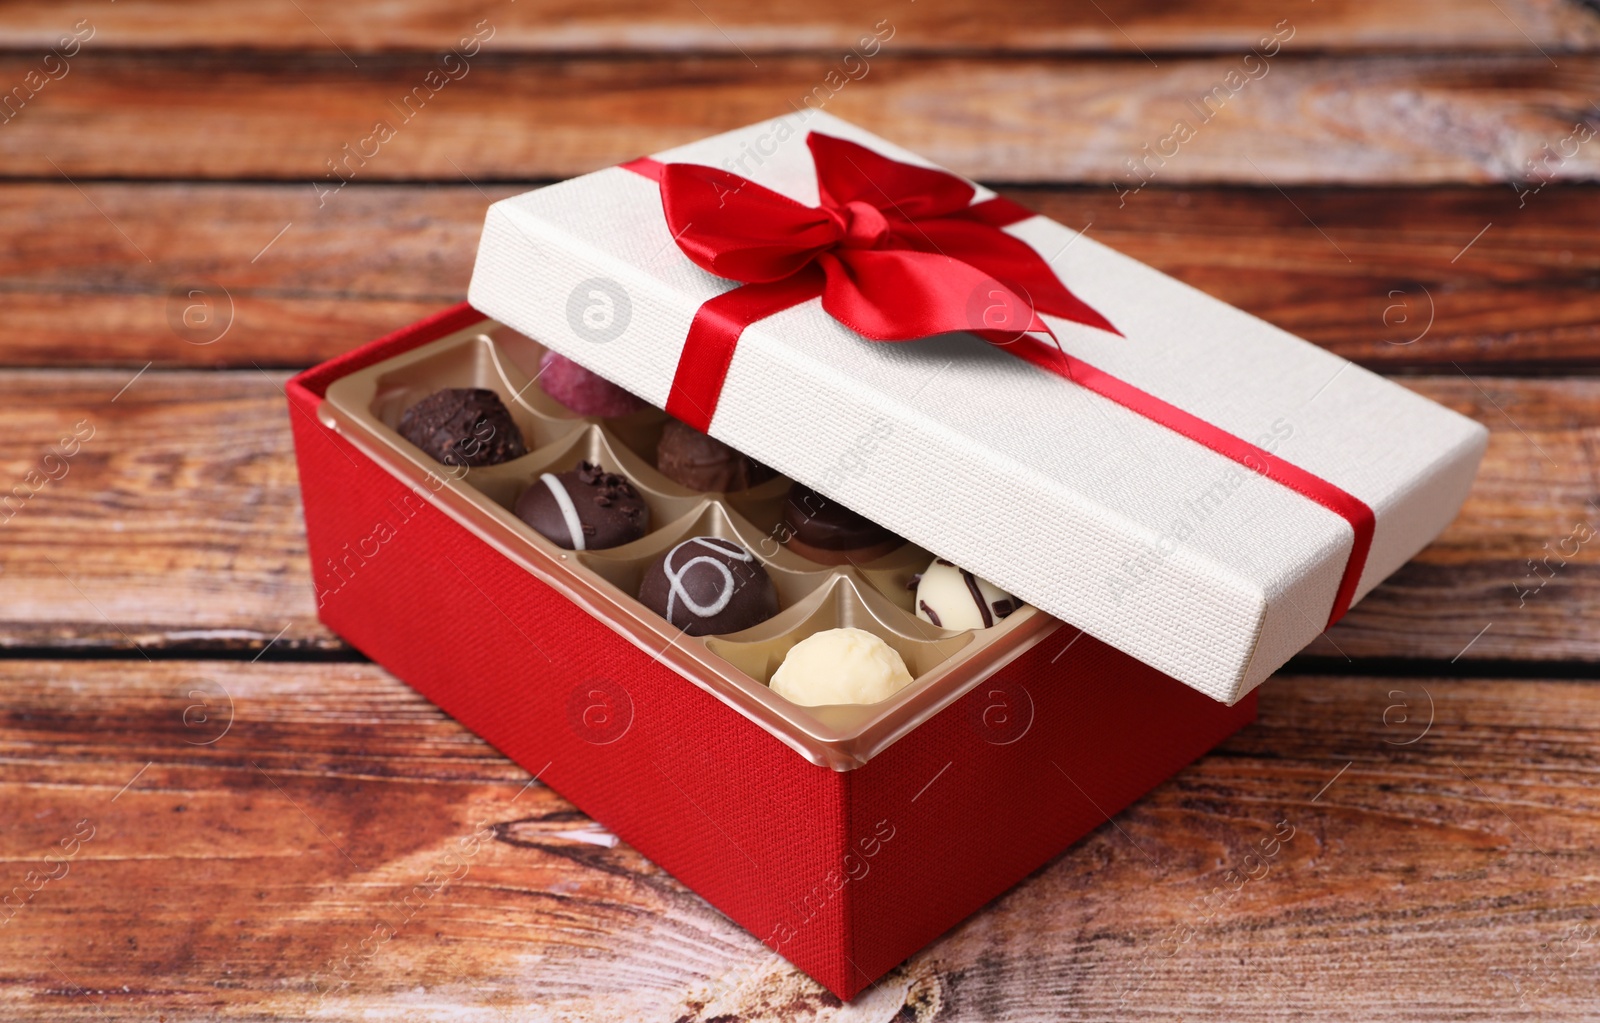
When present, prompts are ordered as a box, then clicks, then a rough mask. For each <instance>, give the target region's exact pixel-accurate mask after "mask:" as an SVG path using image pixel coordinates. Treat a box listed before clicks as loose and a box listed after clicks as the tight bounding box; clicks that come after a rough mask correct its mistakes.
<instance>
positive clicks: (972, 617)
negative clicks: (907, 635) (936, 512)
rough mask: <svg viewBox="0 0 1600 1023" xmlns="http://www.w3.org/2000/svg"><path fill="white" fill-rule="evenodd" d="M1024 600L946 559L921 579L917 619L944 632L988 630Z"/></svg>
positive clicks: (918, 586)
mask: <svg viewBox="0 0 1600 1023" xmlns="http://www.w3.org/2000/svg"><path fill="white" fill-rule="evenodd" d="M1021 606H1022V601H1020V600H1018V599H1017V598H1016V597H1013V596H1012V595H1011V594H1009V593H1007V592H1006V591H1005V590H1002V589H1001V588H1000V587H998V586H996V585H995V584H994V583H992V582H990V581H989V580H987V579H979V578H978V577H977V576H975V575H973V574H972V573H971V572H968V571H967V570H966V569H964V568H960V567H958V566H956V565H953V564H951V563H950V562H948V561H946V560H944V559H943V558H935V559H933V563H932V564H930V565H929V566H928V567H927V569H926V570H925V571H923V573H922V574H921V575H920V576H919V577H918V578H917V617H918V618H921V619H922V620H923V621H925V622H929V623H931V624H933V625H937V626H939V627H940V628H943V629H987V628H990V627H991V626H993V625H994V624H995V623H996V622H998V621H1000V620H1001V619H1003V618H1005V617H1006V616H1007V615H1009V614H1011V613H1012V612H1013V611H1015V610H1016V609H1017V608H1019V607H1021Z"/></svg>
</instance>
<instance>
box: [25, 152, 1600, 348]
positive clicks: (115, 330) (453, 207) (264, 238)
mask: <svg viewBox="0 0 1600 1023" xmlns="http://www.w3.org/2000/svg"><path fill="white" fill-rule="evenodd" d="M525 187H528V186H523V185H510V184H497V185H486V186H484V187H483V189H482V190H481V191H480V190H479V189H476V188H474V187H473V186H471V185H467V184H460V185H428V186H416V185H352V186H350V187H349V188H347V189H345V190H344V192H343V193H341V195H340V196H339V199H338V201H337V202H333V203H330V204H328V205H327V206H326V207H325V208H322V209H319V208H318V207H317V203H316V200H315V197H314V196H313V194H312V192H311V190H310V189H309V188H308V187H307V186H304V185H287V184H253V185H238V184H223V183H217V184H130V183H120V182H102V183H85V184H83V185H82V191H81V192H80V191H79V190H78V189H77V188H74V187H73V186H71V185H68V184H65V183H59V184H49V183H20V182H13V183H9V184H3V185H0V225H4V226H3V227H0V235H3V236H4V237H5V238H6V239H7V241H8V244H7V245H3V246H0V281H3V282H4V283H3V284H0V289H3V291H0V295H3V302H4V308H5V312H6V321H7V324H8V326H9V328H10V329H9V330H7V331H6V332H4V333H3V334H0V365H12V366H68V365H70V366H84V365H95V364H100V365H124V366H129V367H131V368H133V369H137V368H139V367H140V366H143V365H145V364H146V363H147V362H150V361H154V362H155V363H156V365H158V366H234V367H240V366H243V367H250V366H252V365H260V366H295V367H298V366H305V365H310V364H313V363H316V362H320V361H322V360H324V359H327V358H329V357H331V356H333V355H335V354H337V353H339V352H343V351H346V350H348V349H349V348H351V347H352V346H354V345H355V344H358V343H360V342H361V341H364V340H366V339H369V338H373V337H377V336H380V335H382V334H385V333H388V332H389V331H390V330H392V329H394V328H395V327H397V326H400V325H402V324H404V323H407V322H410V321H412V320H415V319H418V318H420V317H422V316H423V315H425V314H427V313H429V312H432V311H433V310H435V309H438V308H440V307H443V306H445V305H449V304H452V303H454V302H457V301H459V300H460V298H461V297H462V296H463V295H465V293H466V287H467V281H468V278H469V277H470V275H471V268H472V260H473V255H474V252H475V250H476V246H477V240H478V233H479V231H480V229H481V225H482V222H483V212H484V209H485V207H486V206H487V205H488V204H489V202H490V201H491V200H494V199H499V198H502V197H504V196H507V195H512V194H515V193H516V192H518V191H521V190H523V189H524V188H525ZM1007 194H1008V195H1009V196H1011V197H1012V198H1015V199H1016V200H1018V201H1020V202H1022V203H1025V204H1027V205H1029V206H1031V207H1033V208H1034V209H1037V210H1039V211H1041V212H1043V213H1045V214H1047V215H1049V216H1052V217H1055V218H1056V219H1058V220H1060V221H1062V222H1063V223H1066V224H1069V225H1072V226H1075V227H1080V228H1081V227H1083V226H1084V225H1089V232H1090V234H1091V235H1092V236H1094V237H1095V238H1098V239H1099V240H1101V241H1103V242H1105V243H1106V244H1108V245H1111V246H1112V247H1114V248H1116V249H1119V250H1121V251H1123V252H1126V253H1128V254H1129V255H1132V256H1134V257H1135V258H1137V259H1140V260H1143V261H1145V262H1147V263H1150V264H1151V265H1153V266H1155V267H1157V268H1159V269H1162V270H1165V271H1166V272H1168V273H1171V274H1173V275H1175V276H1177V277H1178V278H1179V279H1180V280H1183V281H1185V282H1187V283H1189V284H1193V285H1195V286H1196V287H1198V288H1200V289H1202V290H1204V291H1206V292H1209V293H1210V294H1212V295H1215V296H1217V297H1218V298H1221V299H1222V300H1224V301H1226V302H1229V303H1231V304H1233V305H1236V306H1239V307H1240V308H1243V309H1245V310H1248V311H1249V312H1252V313H1255V314H1256V315H1258V316H1261V317H1264V318H1265V319H1267V320H1269V321H1271V322H1272V323H1275V324H1277V325H1279V326H1281V327H1284V328H1285V329H1287V330H1289V331H1291V332H1293V333H1296V334H1299V335H1301V336H1302V337H1305V338H1307V339H1309V340H1311V341H1314V342H1316V343H1318V344H1321V345H1323V346H1325V347H1327V348H1329V349H1331V350H1332V351H1335V352H1337V353H1339V354H1340V355H1343V356H1345V357H1347V358H1351V359H1354V360H1356V361H1357V362H1360V363H1362V364H1363V365H1367V366H1370V367H1373V368H1376V369H1380V370H1390V371H1393V370H1417V369H1435V370H1436V369H1438V368H1440V367H1443V368H1444V369H1446V370H1448V371H1449V372H1454V369H1452V368H1451V363H1460V364H1461V365H1464V366H1471V367H1474V372H1495V373H1507V372H1543V373H1548V372H1554V371H1570V370H1595V369H1600V290H1597V289H1596V287H1595V280H1596V277H1597V275H1600V249H1597V248H1596V247H1595V246H1594V245H1593V243H1592V236H1593V230H1592V226H1591V225H1593V224H1594V223H1596V222H1600V188H1595V187H1593V186H1549V187H1547V188H1545V189H1544V190H1542V191H1540V192H1539V193H1537V194H1533V195H1528V196H1524V197H1522V199H1521V200H1520V201H1521V205H1520V206H1519V198H1518V196H1517V193H1516V192H1514V191H1513V190H1512V189H1510V188H1506V187H1500V188H1483V187H1479V188H1449V189H1442V188H1441V189H1429V190H1426V191H1418V190H1416V189H1407V188H1374V189H1359V190H1348V189H1320V188H1312V189H1292V190H1289V191H1287V192H1285V193H1284V194H1279V193H1278V192H1276V191H1274V190H1271V189H1263V190H1239V189H1230V188H1182V189H1168V188H1160V189H1158V188H1153V187H1152V188H1149V189H1146V190H1144V191H1142V192H1139V193H1138V194H1136V195H1131V196H1126V197H1119V196H1118V195H1117V194H1116V193H1115V192H1114V191H1112V190H1111V189H1110V188H1054V187H1051V188H1045V187H1032V188H1011V189H1007ZM1486 225H1492V226H1490V227H1488V229H1487V230H1486V229H1485V228H1486ZM1480 232H1482V234H1481V236H1480V237H1477V239H1476V240H1474V236H1475V235H1479V233H1480ZM1469 243H1470V248H1468V245H1469ZM1463 250H1465V251H1463ZM146 256H148V257H149V261H148V262H147V261H146V259H145V257H146ZM230 309H231V316H230V313H229V310H230Z"/></svg>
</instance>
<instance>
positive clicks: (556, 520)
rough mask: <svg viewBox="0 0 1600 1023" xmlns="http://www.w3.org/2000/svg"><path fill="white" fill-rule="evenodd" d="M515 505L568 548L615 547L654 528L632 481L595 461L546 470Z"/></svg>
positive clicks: (541, 531) (543, 532) (530, 522)
mask: <svg viewBox="0 0 1600 1023" xmlns="http://www.w3.org/2000/svg"><path fill="white" fill-rule="evenodd" d="M513 510H514V511H515V512H516V516H517V518H519V519H521V520H522V521H524V522H526V523H527V524H528V525H530V526H532V527H533V529H534V531H535V532H537V533H539V534H540V535H541V536H543V537H545V538H546V539H548V540H549V541H550V542H552V543H554V544H556V545H557V546H558V547H565V548H566V549H567V550H569V551H597V550H603V549H605V548H607V547H616V546H617V545H619V544H625V543H628V542H629V541H632V540H637V539H639V538H640V537H641V536H643V535H644V534H645V532H646V531H647V530H649V528H650V506H649V505H647V504H645V503H644V498H642V497H640V496H639V492H638V491H637V490H635V489H634V488H633V484H632V483H629V482H628V481H627V479H625V478H624V477H622V476H619V475H617V474H616V473H614V472H606V471H605V470H604V469H601V468H600V467H599V466H598V465H595V464H594V463H593V462H583V463H581V464H580V465H579V466H578V467H577V468H576V469H570V470H568V471H567V472H563V473H560V474H556V475H552V474H551V473H548V472H547V473H544V474H542V475H541V476H540V477H539V478H538V479H536V480H534V481H533V484H532V485H531V486H529V487H528V489H527V490H524V491H523V492H522V496H521V497H519V498H517V505H516V508H515V509H513Z"/></svg>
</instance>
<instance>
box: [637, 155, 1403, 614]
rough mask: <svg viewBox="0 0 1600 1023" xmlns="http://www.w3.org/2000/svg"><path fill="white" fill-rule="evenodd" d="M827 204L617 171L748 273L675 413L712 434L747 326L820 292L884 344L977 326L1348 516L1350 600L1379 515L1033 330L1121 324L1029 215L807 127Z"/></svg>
mask: <svg viewBox="0 0 1600 1023" xmlns="http://www.w3.org/2000/svg"><path fill="white" fill-rule="evenodd" d="M806 144H807V145H809V146H810V147H811V159H812V161H813V162H814V163H815V164H816V168H817V190H818V193H819V194H820V196H821V198H822V205H821V206H806V205H803V204H801V203H798V202H795V201H794V200H793V199H790V198H788V197H786V196H782V195H779V194H778V193H776V192H774V191H772V190H771V189H767V188H762V187H761V186H760V185H757V184H755V183H754V182H751V181H747V180H745V179H744V178H741V177H739V176H738V175H737V174H731V173H729V172H727V171H723V170H718V169H716V168H715V167H704V166H700V165H698V164H681V163H674V164H662V163H659V162H658V161H656V160H652V159H650V158H649V157H643V158H641V159H638V160H633V161H631V162H629V163H625V164H623V165H622V166H623V167H624V168H626V169H628V170H631V171H633V172H634V173H636V174H641V175H643V176H645V177H647V178H651V179H653V180H655V181H657V182H659V183H660V185H661V204H662V207H663V209H664V210H665V212H666V217H667V226H668V227H669V228H671V230H672V236H673V238H675V239H676V240H677V242H678V247H679V248H680V249H682V250H683V252H684V254H685V255H687V256H688V257H689V258H690V259H691V260H693V261H694V262H695V264H696V265H698V266H700V267H702V268H704V269H706V270H708V271H710V272H711V273H714V274H716V275H717V276H718V277H726V278H729V279H730V280H736V281H742V282H744V283H743V284H741V285H740V286H739V287H737V288H734V289H732V290H731V291H725V292H723V293H722V294H720V295H717V296H716V297H714V298H711V299H707V300H706V301H705V302H704V303H703V304H702V305H701V306H700V308H699V309H698V310H696V312H695V315H694V320H693V322H691V323H690V325H689V336H688V337H687V338H686V339H685V340H684V344H683V352H682V354H681V355H679V357H678V368H677V372H676V373H675V375H674V376H673V379H672V389H671V390H670V391H669V392H668V395H667V411H668V412H670V413H671V414H672V415H674V416H676V417H677V418H679V419H681V420H683V421H684V422H685V423H688V424H689V425H690V426H693V427H695V428H696V429H698V430H701V431H709V430H710V428H711V419H712V416H713V415H714V414H715V412H716V409H717V400H718V398H720V396H721V395H722V385H723V381H724V380H726V379H727V376H728V366H729V364H730V363H731V362H732V361H733V352H734V349H735V348H736V347H737V346H738V343H739V335H740V334H742V333H743V332H744V329H745V328H746V327H748V326H750V324H752V323H755V322H756V321H758V320H763V319H765V318H767V317H768V316H773V315H775V314H777V313H780V312H782V311H783V310H785V309H789V308H791V307H793V306H797V305H799V304H800V303H802V302H806V301H809V300H810V299H813V298H817V297H819V296H820V297H821V299H822V307H823V309H825V310H826V311H827V313H828V315H830V316H832V317H833V318H834V319H836V320H838V321H839V322H840V323H843V324H844V325H845V326H847V327H849V328H850V329H851V330H854V331H855V332H856V333H858V334H861V335H863V336H865V337H868V338H871V339H872V340H874V341H909V340H911V339H913V338H921V337H927V336H929V335H931V334H943V333H947V332H950V331H969V332H971V333H974V334H977V335H979V336H980V337H983V338H984V339H985V340H988V341H990V342H992V343H995V344H1003V345H1006V346H1007V348H1006V350H1007V351H1009V352H1010V353H1011V354H1013V355H1015V356H1017V357H1018V358H1020V359H1024V360H1026V361H1027V362H1029V363H1032V364H1033V365H1035V366H1037V367H1039V368H1040V369H1043V370H1045V371H1047V372H1050V373H1054V374H1056V375H1057V376H1061V377H1064V378H1066V379H1068V380H1071V381H1072V382H1073V383H1074V384H1077V385H1078V386H1080V387H1084V388H1087V389H1089V390H1091V391H1093V392H1095V393H1096V394H1099V395H1101V396H1102V397H1105V398H1107V399H1109V400H1111V401H1114V402H1116V403H1117V404H1119V405H1121V406H1123V407H1124V408H1127V409H1130V410H1132V411H1133V412H1135V413H1137V414H1139V415H1141V416H1143V417H1144V418H1146V419H1148V420H1150V421H1151V422H1155V423H1159V424H1161V425H1162V426H1165V427H1167V428H1168V429H1170V430H1172V431H1173V432H1175V433H1179V434H1182V435H1183V436H1185V437H1187V438H1189V439H1190V440H1192V441H1194V442H1195V443H1197V444H1201V445H1204V446H1205V447H1207V448H1209V449H1210V450H1212V451H1215V452H1216V453H1217V454H1219V455H1222V456H1223V457H1225V458H1228V459H1231V460H1232V461H1234V462H1236V463H1238V464H1239V465H1242V466H1244V467H1245V468H1247V469H1249V470H1250V471H1252V472H1256V473H1259V474H1260V475H1262V476H1265V477H1266V478H1267V479H1270V480H1273V481H1274V482H1276V483H1279V484H1281V485H1282V486H1285V487H1288V488H1289V489H1291V490H1294V491H1295V492H1296V493H1299V494H1302V495H1303V496H1305V497H1307V498H1309V499H1310V500H1312V501H1315V502H1316V503H1317V504H1320V505H1322V506H1323V507H1324V508H1327V509H1328V510H1329V511H1331V512H1333V513H1334V514H1336V515H1338V516H1340V517H1341V518H1343V519H1344V520H1345V521H1346V522H1348V523H1349V524H1350V528H1351V531H1352V533H1353V538H1352V544H1351V549H1350V556H1349V558H1348V559H1347V560H1346V562H1345V566H1344V573H1343V575H1342V577H1341V578H1340V580H1339V587H1338V590H1337V592H1336V593H1335V594H1334V599H1333V607H1332V608H1331V610H1330V612H1329V616H1328V624H1329V625H1330V626H1331V625H1332V624H1333V623H1334V622H1336V621H1338V620H1339V619H1340V618H1341V617H1342V616H1343V615H1344V613H1345V611H1346V610H1348V609H1349V607H1350V604H1351V601H1352V600H1353V599H1354V597H1355V591H1356V588H1357V586H1358V584H1359V583H1360V580H1361V571H1362V568H1363V566H1365V564H1366V560H1367V552H1368V550H1369V549H1370V548H1371V545H1372V536H1373V531H1374V527H1375V519H1374V516H1373V513H1372V509H1371V508H1369V507H1368V506H1367V505H1366V504H1365V503H1363V502H1362V501H1361V500H1360V499H1358V498H1356V497H1355V496H1354V495H1352V494H1349V493H1347V492H1345V491H1344V490H1342V489H1340V488H1339V487H1337V486H1335V485H1333V484H1332V483H1329V482H1328V481H1327V480H1324V479H1322V478H1320V477H1318V476H1316V475H1314V474H1312V473H1310V472H1307V471H1306V470H1304V469H1302V468H1300V467H1299V466H1297V465H1294V464H1293V463H1290V462H1287V461H1285V460H1284V459H1282V458H1279V457H1278V456H1276V455H1274V454H1272V453H1271V452H1269V451H1266V450H1264V449H1263V448H1260V447H1258V446H1256V445H1254V444H1251V443H1250V442H1249V441H1246V440H1244V439H1243V438H1240V437H1237V436H1235V435H1233V434H1231V433H1228V432H1227V431H1226V430H1223V429H1220V428H1219V427H1217V426H1215V425H1213V424H1211V423H1208V422H1206V421H1205V420H1203V419H1201V418H1199V417H1198V416H1195V415H1192V414H1191V413H1189V412H1186V411H1184V410H1183V409H1181V408H1178V407H1177V406H1175V405H1172V404H1170V403H1168V402H1166V401H1164V400H1162V399H1161V398H1158V397H1156V396H1155V395H1153V394H1150V393H1149V392H1147V391H1143V390H1141V389H1139V388H1137V387H1135V386H1133V385H1132V384H1129V383H1128V382H1126V381H1124V380H1120V379H1118V378H1117V377H1114V376H1112V375H1111V374H1109V373H1106V372H1105V371H1103V370H1101V369H1098V368H1096V367H1094V366H1092V365H1090V364H1088V363H1086V362H1084V361H1083V360H1082V359H1079V358H1077V357H1076V356H1072V355H1069V354H1067V353H1066V352H1065V351H1064V350H1063V349H1062V348H1061V346H1060V345H1059V344H1054V343H1048V342H1045V341H1043V340H1041V339H1040V338H1038V337H1034V336H1032V335H1034V334H1039V333H1043V334H1049V335H1050V336H1051V338H1052V339H1053V338H1054V336H1055V335H1054V334H1053V333H1052V332H1051V330H1050V328H1049V327H1048V326H1047V325H1046V324H1045V322H1044V320H1042V319H1041V318H1040V317H1039V313H1041V312H1043V313H1048V314H1050V315H1052V316H1057V317H1060V318H1062V319H1065V320H1071V321H1073V322H1076V323H1082V324H1087V325H1088V326H1091V327H1098V328H1100V329H1101V330H1107V331H1111V332H1112V333H1114V334H1117V335H1118V336H1121V332H1120V331H1118V330H1117V329H1116V328H1115V327H1113V326H1112V325H1111V324H1110V323H1109V322H1108V321H1107V320H1106V318H1105V317H1103V316H1101V315H1100V314H1099V313H1097V312H1095V311H1094V310H1093V309H1091V308H1090V307H1089V306H1088V305H1086V304H1085V303H1084V302H1083V301H1082V300H1081V299H1079V298H1078V297H1077V296H1076V295H1074V294H1072V292H1070V291H1068V290H1067V288H1066V286H1065V285H1064V284H1062V283H1061V281H1060V280H1059V279H1058V278H1057V277H1056V275H1055V274H1054V273H1053V272H1051V270H1050V267H1049V264H1047V263H1046V262H1045V261H1044V260H1042V259H1040V258H1039V254H1038V253H1037V252H1035V251H1034V250H1033V249H1032V248H1030V247H1029V246H1027V245H1025V244H1024V243H1023V242H1021V241H1019V240H1018V239H1016V238H1013V237H1012V236H1011V235H1008V234H1006V233H1005V232H1004V231H1002V230H1000V228H1002V227H1004V226H1006V225H1007V224H1014V223H1017V222H1018V221H1021V220H1026V219H1027V218H1029V217H1031V216H1033V215H1034V214H1033V213H1032V212H1031V211H1029V210H1027V209H1025V208H1024V207H1022V206H1019V205H1017V204H1016V203H1014V202H1011V201H1010V200H1007V199H1000V198H994V199H989V200H986V201H984V202H980V203H975V204H974V203H973V202H972V196H973V188H972V186H971V185H969V184H967V183H966V182H965V181H962V180H961V179H960V178H958V177H955V176H954V175H951V174H946V173H944V172H943V171H937V170H932V169H930V168H927V167H914V166H912V165H910V164H904V163H899V162H898V161H895V160H891V159H889V158H887V157H884V156H880V155H878V154H877V153H874V152H873V151H872V150H870V149H866V148H864V147H862V146H858V145H856V144H855V143H853V142H846V141H844V140H843V139H836V138H832V137H830V136H827V135H819V134H817V133H816V132H812V133H811V134H810V135H808V136H807V138H806Z"/></svg>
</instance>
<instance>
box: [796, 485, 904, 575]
mask: <svg viewBox="0 0 1600 1023" xmlns="http://www.w3.org/2000/svg"><path fill="white" fill-rule="evenodd" d="M783 525H784V529H783V530H782V539H783V545H784V546H785V547H788V548H789V549H790V550H792V551H794V552H795V553H796V554H799V555H801V556H802V557H806V558H810V559H811V560H812V561H816V562H820V563H822V564H824V565H844V564H850V563H855V562H862V561H871V560H872V559H873V558H878V557H882V556H883V555H885V554H888V553H889V552H890V551H892V550H894V549H895V548H897V547H899V546H901V545H902V544H904V543H905V540H903V539H901V538H900V537H898V536H896V535H895V534H893V533H891V532H889V531H888V530H887V529H885V528H883V527H882V526H880V525H878V524H877V523H876V522H873V521H872V520H871V519H868V518H864V517H862V516H860V515H857V514H856V513H855V512H853V511H851V510H850V509H849V508H846V507H845V506H844V505H842V504H840V503H839V502H837V501H831V500H829V499H828V498H826V497H823V496H822V495H821V494H819V493H817V492H816V491H815V490H812V489H811V488H810V487H808V486H805V485H804V484H801V483H796V484H795V485H794V486H792V487H790V488H789V496H788V497H787V498H786V499H785V500H784V502H783Z"/></svg>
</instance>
